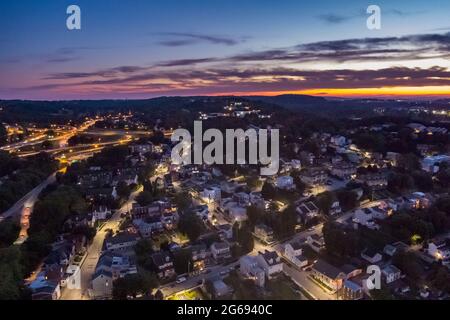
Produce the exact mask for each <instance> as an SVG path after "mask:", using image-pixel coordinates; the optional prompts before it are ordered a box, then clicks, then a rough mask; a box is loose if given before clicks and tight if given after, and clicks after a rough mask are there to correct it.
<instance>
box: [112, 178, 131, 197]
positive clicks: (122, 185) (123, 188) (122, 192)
mask: <svg viewBox="0 0 450 320" xmlns="http://www.w3.org/2000/svg"><path fill="white" fill-rule="evenodd" d="M116 191H117V195H118V196H119V197H120V198H122V199H128V197H129V196H130V194H131V189H130V187H129V186H128V184H127V183H126V182H125V181H119V183H118V184H117V187H116Z"/></svg>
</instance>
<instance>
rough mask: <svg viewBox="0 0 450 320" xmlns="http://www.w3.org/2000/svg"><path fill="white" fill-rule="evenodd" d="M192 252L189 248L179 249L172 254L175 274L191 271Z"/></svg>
mask: <svg viewBox="0 0 450 320" xmlns="http://www.w3.org/2000/svg"><path fill="white" fill-rule="evenodd" d="M191 259H192V252H191V250H190V249H180V250H177V251H176V252H175V253H174V254H173V266H174V268H175V272H176V273H177V274H183V273H187V272H192V260H191Z"/></svg>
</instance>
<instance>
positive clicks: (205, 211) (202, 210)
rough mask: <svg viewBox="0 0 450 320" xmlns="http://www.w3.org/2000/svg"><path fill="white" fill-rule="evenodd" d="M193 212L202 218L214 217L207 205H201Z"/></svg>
mask: <svg viewBox="0 0 450 320" xmlns="http://www.w3.org/2000/svg"><path fill="white" fill-rule="evenodd" d="M192 212H193V213H195V214H196V215H197V217H199V218H200V219H202V220H204V221H206V220H208V219H210V218H212V214H210V212H209V208H208V206H207V205H199V206H196V207H194V208H193V209H192Z"/></svg>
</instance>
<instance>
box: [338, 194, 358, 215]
mask: <svg viewBox="0 0 450 320" xmlns="http://www.w3.org/2000/svg"><path fill="white" fill-rule="evenodd" d="M336 196H337V198H338V200H339V204H340V205H341V207H342V209H343V210H344V211H349V210H352V209H354V208H355V207H356V206H357V204H358V195H357V194H356V193H355V192H353V191H348V190H339V191H337V193H336Z"/></svg>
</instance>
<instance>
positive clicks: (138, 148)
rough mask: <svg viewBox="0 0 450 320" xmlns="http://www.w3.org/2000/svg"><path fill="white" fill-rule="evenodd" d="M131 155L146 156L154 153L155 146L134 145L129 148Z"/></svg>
mask: <svg viewBox="0 0 450 320" xmlns="http://www.w3.org/2000/svg"><path fill="white" fill-rule="evenodd" d="M128 148H129V149H130V152H131V153H139V154H145V153H149V152H152V151H153V144H152V143H151V142H148V143H133V144H130V145H129V146H128Z"/></svg>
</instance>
